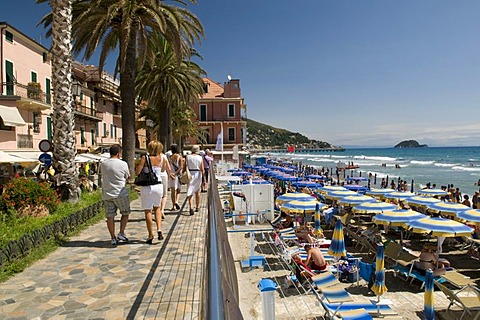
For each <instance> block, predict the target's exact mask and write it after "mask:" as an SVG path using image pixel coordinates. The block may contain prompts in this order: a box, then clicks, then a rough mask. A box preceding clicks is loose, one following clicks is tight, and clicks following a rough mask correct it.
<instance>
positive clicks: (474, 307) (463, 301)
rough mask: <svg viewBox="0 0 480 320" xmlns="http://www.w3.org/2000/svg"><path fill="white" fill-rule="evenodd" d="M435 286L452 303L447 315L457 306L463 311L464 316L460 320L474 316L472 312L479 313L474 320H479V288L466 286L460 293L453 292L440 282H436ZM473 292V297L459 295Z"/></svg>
mask: <svg viewBox="0 0 480 320" xmlns="http://www.w3.org/2000/svg"><path fill="white" fill-rule="evenodd" d="M435 284H436V285H437V287H438V288H439V289H440V290H442V292H443V293H444V294H445V296H446V297H447V299H448V300H449V301H450V304H449V305H448V307H447V313H448V311H449V310H450V307H451V306H453V305H457V306H458V307H460V308H461V309H462V310H463V313H462V316H461V317H460V319H459V320H462V318H463V317H464V316H465V314H467V313H468V314H470V315H472V316H473V315H474V313H472V311H477V314H476V316H475V318H474V319H473V320H477V319H479V317H480V292H479V291H478V289H477V288H474V287H471V286H466V287H464V288H463V289H460V290H458V291H453V290H451V289H449V288H447V287H446V286H444V285H443V284H441V283H439V282H438V281H435ZM468 290H469V291H471V292H473V295H468V296H466V295H463V294H462V295H459V293H460V292H465V291H468Z"/></svg>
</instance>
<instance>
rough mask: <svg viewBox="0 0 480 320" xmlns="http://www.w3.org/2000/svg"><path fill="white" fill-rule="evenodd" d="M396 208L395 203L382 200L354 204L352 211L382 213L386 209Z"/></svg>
mask: <svg viewBox="0 0 480 320" xmlns="http://www.w3.org/2000/svg"><path fill="white" fill-rule="evenodd" d="M395 209H397V205H395V204H392V203H386V202H382V201H377V202H365V203H361V204H357V205H354V206H353V208H352V212H353V213H382V212H384V211H388V210H390V211H391V210H395Z"/></svg>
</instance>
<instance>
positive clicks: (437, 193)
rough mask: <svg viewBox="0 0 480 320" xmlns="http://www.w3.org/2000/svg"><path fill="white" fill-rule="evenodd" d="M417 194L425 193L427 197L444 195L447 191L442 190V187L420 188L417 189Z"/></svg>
mask: <svg viewBox="0 0 480 320" xmlns="http://www.w3.org/2000/svg"><path fill="white" fill-rule="evenodd" d="M417 194H419V195H425V196H429V197H434V196H445V195H447V191H445V190H442V189H421V190H418V191H417Z"/></svg>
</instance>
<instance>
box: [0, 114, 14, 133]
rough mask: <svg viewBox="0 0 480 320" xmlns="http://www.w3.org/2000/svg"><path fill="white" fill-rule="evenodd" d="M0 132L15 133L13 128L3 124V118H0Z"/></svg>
mask: <svg viewBox="0 0 480 320" xmlns="http://www.w3.org/2000/svg"><path fill="white" fill-rule="evenodd" d="M0 130H4V131H13V127H11V126H6V125H5V123H3V119H2V117H0Z"/></svg>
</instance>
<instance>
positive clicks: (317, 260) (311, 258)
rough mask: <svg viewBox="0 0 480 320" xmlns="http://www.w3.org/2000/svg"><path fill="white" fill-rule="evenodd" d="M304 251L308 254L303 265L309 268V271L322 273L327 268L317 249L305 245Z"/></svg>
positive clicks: (320, 252)
mask: <svg viewBox="0 0 480 320" xmlns="http://www.w3.org/2000/svg"><path fill="white" fill-rule="evenodd" d="M305 251H307V254H308V256H307V260H306V261H305V264H306V265H307V266H309V267H310V269H314V270H319V271H323V270H325V269H326V268H327V262H326V261H325V258H324V257H323V254H322V251H320V249H319V248H317V247H313V246H312V245H310V244H307V245H305Z"/></svg>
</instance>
